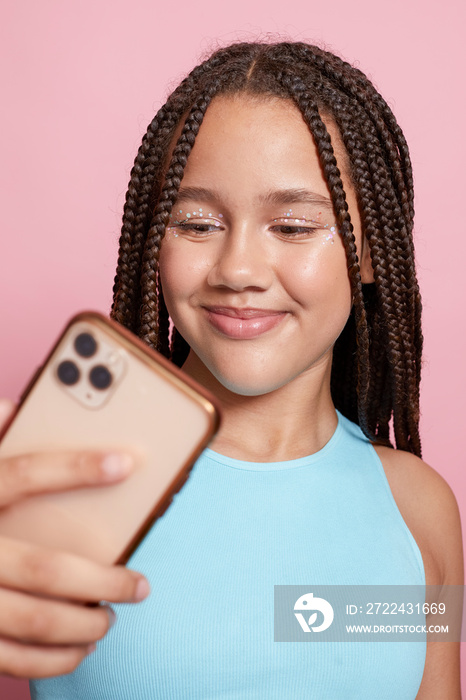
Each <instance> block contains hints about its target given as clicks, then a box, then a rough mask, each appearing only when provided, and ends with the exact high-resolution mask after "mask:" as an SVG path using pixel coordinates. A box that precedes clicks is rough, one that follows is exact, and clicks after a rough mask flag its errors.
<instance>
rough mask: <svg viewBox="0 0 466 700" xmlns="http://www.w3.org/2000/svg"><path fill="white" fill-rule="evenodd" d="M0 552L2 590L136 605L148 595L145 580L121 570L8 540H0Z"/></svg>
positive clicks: (129, 570)
mask: <svg viewBox="0 0 466 700" xmlns="http://www.w3.org/2000/svg"><path fill="white" fill-rule="evenodd" d="M0 552H1V559H0V586H3V587H7V588H11V589H15V590H21V591H28V592H30V593H39V594H43V595H48V596H53V597H58V598H66V599H70V600H76V601H82V602H91V601H94V602H98V601H100V600H107V601H109V602H112V603H122V602H137V601H140V600H143V599H144V598H145V597H146V596H147V595H148V593H149V584H148V582H147V581H146V579H145V578H144V577H143V576H142V575H141V574H139V573H138V572H136V571H132V570H131V569H127V568H126V567H124V566H103V565H101V564H98V563H97V562H94V561H91V560H90V559H85V558H84V557H80V556H78V555H76V554H69V553H68V552H61V551H58V550H51V549H46V548H43V547H36V546H35V545H32V544H29V543H28V542H21V541H19V540H18V541H17V540H12V539H9V538H0ZM144 589H145V590H144ZM0 610H1V606H0Z"/></svg>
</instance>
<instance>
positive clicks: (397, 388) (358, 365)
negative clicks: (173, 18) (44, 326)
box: [111, 42, 423, 456]
mask: <svg viewBox="0 0 466 700" xmlns="http://www.w3.org/2000/svg"><path fill="white" fill-rule="evenodd" d="M221 94H227V95H228V94H240V95H241V94H245V95H249V96H257V97H258V98H263V99H267V98H268V97H270V96H274V97H279V98H283V99H286V100H292V101H293V102H294V104H295V105H296V106H297V108H298V109H299V110H300V112H301V114H302V115H303V119H304V120H305V122H306V124H307V125H308V127H309V130H310V132H311V133H312V135H313V138H314V140H315V143H316V146H317V150H318V154H319V159H320V162H321V166H322V170H323V173H324V176H325V179H326V182H327V185H328V188H329V191H330V194H331V199H332V203H333V208H334V212H335V216H336V219H337V225H338V229H339V231H340V235H341V238H342V242H343V245H344V248H345V252H346V256H347V265H348V276H349V280H350V284H351V289H352V294H353V308H352V310H351V314H350V316H349V318H348V321H347V324H346V326H345V328H344V329H343V331H342V333H341V335H340V337H339V338H338V339H337V341H336V343H335V345H334V350H333V363H332V375H331V391H332V397H333V401H334V403H335V406H336V407H337V408H338V409H339V410H340V411H341V412H342V413H343V414H344V415H346V416H347V417H348V418H349V419H350V420H353V421H355V422H357V423H359V425H360V426H361V428H362V430H363V431H364V433H365V434H366V435H367V436H368V437H369V438H370V439H371V440H373V441H376V442H378V443H380V444H385V445H390V444H391V443H390V441H389V432H390V431H389V425H390V421H391V419H393V427H394V435H395V443H396V446H397V447H398V448H400V449H404V450H408V451H411V452H414V453H415V454H417V455H419V456H420V455H421V444H420V438H419V382H420V376H421V355H422V343H423V340H422V331H421V323H420V319H421V299H420V294H419V288H418V284H417V279H416V272H415V266H414V246H413V240H412V230H413V217H414V195H413V174H412V167H411V161H410V157H409V150H408V146H407V143H406V140H405V138H404V136H403V133H402V131H401V129H400V127H399V126H398V124H397V122H396V120H395V117H394V115H393V113H392V111H391V110H390V108H389V106H388V105H387V103H386V102H385V101H384V99H383V98H382V97H381V96H380V95H379V93H378V92H377V90H376V89H375V88H374V86H373V85H372V83H371V82H370V81H369V80H368V78H367V77H366V76H365V75H364V74H363V73H362V72H361V71H359V70H358V69H356V68H353V67H352V66H351V65H350V64H349V63H347V62H345V61H343V60H342V59H341V58H338V57H337V56H335V55H333V54H331V53H329V52H327V51H324V50H322V49H320V48H318V47H316V46H311V45H309V44H305V43H301V42H281V43H276V44H266V43H259V42H256V43H255V42H251V43H247V42H243V43H238V44H233V45H231V46H227V47H225V48H221V49H219V50H217V51H215V53H213V54H212V56H210V57H207V58H206V59H205V60H204V61H203V62H202V63H201V64H200V65H199V66H197V67H196V68H195V69H194V70H193V71H192V72H191V73H190V74H189V75H188V76H187V77H186V78H185V79H184V80H183V81H182V82H181V84H180V85H179V86H178V87H177V88H176V89H175V91H174V92H173V93H172V94H171V95H170V96H169V98H168V100H167V102H166V104H165V105H164V106H163V107H162V108H161V109H160V110H159V112H158V113H157V115H156V117H155V118H154V120H153V121H152V122H151V124H150V125H149V128H148V130H147V133H146V135H145V136H144V138H143V141H142V145H141V147H140V149H139V152H138V154H137V156H136V160H135V163H134V167H133V169H132V171H131V179H130V183H129V186H128V193H127V195H126V202H125V207H124V214H123V225H122V231H121V237H120V249H119V256H118V266H117V272H116V276H115V283H114V288H113V291H114V300H113V305H112V310H111V315H112V317H113V318H114V319H115V320H117V321H119V322H120V323H122V324H123V325H125V326H127V327H128V328H130V329H131V330H133V332H135V333H137V334H138V335H139V336H140V337H141V338H143V339H144V340H145V342H147V343H148V344H149V345H150V346H151V347H153V348H156V349H158V350H159V351H160V352H162V353H163V354H164V355H165V356H166V357H171V359H172V361H173V362H174V363H175V364H176V365H178V366H182V365H183V363H184V361H185V360H186V357H187V355H188V353H189V350H190V348H189V345H188V343H187V342H186V340H185V339H184V338H183V337H182V336H181V335H180V333H179V332H178V330H177V329H176V328H173V330H172V336H171V340H170V341H169V328H170V325H169V316H168V311H167V308H166V306H165V303H164V300H163V293H162V289H161V285H160V279H159V271H158V266H159V253H160V246H161V242H162V239H163V236H164V233H165V228H166V225H167V222H168V220H169V216H170V212H171V210H172V207H173V205H174V203H175V201H176V198H177V193H178V189H179V187H180V183H181V180H182V178H183V174H184V169H185V166H186V163H187V159H188V157H189V155H190V153H191V150H192V147H193V145H194V142H195V138H196V135H197V133H198V131H199V128H200V126H201V124H202V121H203V118H204V115H205V113H206V110H207V108H208V106H209V104H210V102H211V100H212V99H213V98H214V97H215V96H216V95H221ZM186 115H187V116H186ZM327 117H328V118H330V119H333V120H334V122H335V124H336V126H337V127H338V130H339V132H340V134H341V138H342V141H343V144H344V147H345V149H346V152H347V154H348V159H349V170H350V175H351V178H352V181H353V184H354V187H355V190H356V196H357V198H358V202H359V206H360V211H361V220H362V229H363V235H364V237H365V239H366V241H367V245H368V246H369V251H370V257H371V261H372V267H373V272H374V283H373V284H362V281H361V274H360V268H359V260H358V255H357V251H356V244H355V237H354V235H353V226H352V223H351V219H350V215H349V212H348V205H347V202H346V195H345V192H344V189H343V184H342V180H341V174H340V170H339V168H338V165H337V162H336V159H335V155H334V151H333V147H332V143H331V140H330V136H329V134H328V131H327V128H326V126H325V121H324V120H325V119H326V118H327ZM184 118H185V121H184V125H183V130H182V133H181V136H180V137H179V139H178V142H177V143H176V146H175V148H174V150H173V154H172V157H171V160H170V162H169V163H168V164H167V160H168V153H169V149H170V145H171V143H172V141H173V137H174V134H175V130H176V129H177V128H178V125H180V124H181V123H182V121H183V119H184ZM165 171H166V172H165Z"/></svg>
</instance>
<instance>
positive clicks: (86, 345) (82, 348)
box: [74, 333, 97, 357]
mask: <svg viewBox="0 0 466 700" xmlns="http://www.w3.org/2000/svg"><path fill="white" fill-rule="evenodd" d="M74 349H75V350H76V352H77V353H78V355H81V357H92V355H93V354H94V353H95V351H96V350H97V343H96V341H95V339H94V338H93V336H92V335H91V334H90V333H80V334H79V335H78V337H77V338H76V340H75V341H74Z"/></svg>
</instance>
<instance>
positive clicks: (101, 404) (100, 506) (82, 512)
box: [0, 311, 220, 564]
mask: <svg viewBox="0 0 466 700" xmlns="http://www.w3.org/2000/svg"><path fill="white" fill-rule="evenodd" d="M89 336H90V337H91V340H89ZM92 339H94V341H95V344H96V347H95V348H94V352H92V353H91V354H89V353H90V352H91V351H92V349H93V343H92V342H91V341H92ZM78 350H79V352H78ZM83 353H84V354H83ZM78 375H79V378H78V379H77V376H78ZM219 421H220V413H219V410H218V407H217V405H216V403H215V399H214V397H212V396H211V395H210V394H209V392H207V391H206V390H205V389H204V388H202V387H200V386H199V385H198V384H197V383H196V382H194V381H193V380H192V379H191V378H189V377H187V376H186V375H185V374H183V373H182V372H181V370H179V369H178V368H177V367H175V366H174V365H172V363H170V362H169V361H168V360H167V359H166V358H164V357H163V356H161V355H160V354H159V353H156V352H155V351H153V350H151V349H150V348H149V347H148V346H147V345H146V344H145V343H143V341H141V340H140V339H139V338H137V337H136V336H135V335H134V334H133V333H131V332H130V331H128V330H127V329H126V328H124V327H123V326H121V325H120V324H118V323H116V322H115V321H112V320H111V319H108V318H107V317H105V316H104V315H102V314H100V313H97V312H94V311H84V312H82V313H80V314H77V315H76V316H74V317H73V318H72V319H71V320H70V321H69V323H68V325H67V326H66V328H65V330H64V331H63V333H62V334H61V336H60V337H59V338H58V340H57V342H56V343H55V345H54V347H53V348H52V350H51V352H50V354H49V356H48V358H47V359H46V361H45V363H44V365H43V366H42V367H40V368H39V370H38V371H37V372H36V374H35V375H34V377H33V379H32V380H31V382H30V383H29V385H28V387H27V388H26V390H25V392H24V393H23V395H22V397H21V401H20V404H19V406H18V408H17V411H16V413H15V415H14V416H12V417H11V419H10V420H9V422H8V423H7V425H6V426H5V427H4V429H3V431H2V433H1V435H0V457H2V458H4V457H8V456H10V455H15V454H25V453H29V452H35V451H58V450H86V451H87V450H94V449H96V450H98V451H101V450H104V451H107V450H108V451H114V450H119V449H121V450H125V449H129V450H130V451H131V452H132V453H133V454H134V453H136V455H137V457H138V459H137V465H136V468H135V470H134V471H133V473H132V474H131V475H130V476H129V477H127V478H126V479H125V480H124V481H122V482H120V483H118V484H109V485H105V486H96V487H85V488H78V489H74V490H70V491H63V492H59V493H58V492H57V493H47V494H39V495H35V496H32V497H28V498H26V499H23V500H22V501H20V502H18V503H15V504H13V505H12V506H10V507H8V508H4V509H2V510H0V535H3V536H7V537H12V538H16V539H21V540H27V541H29V542H32V543H34V544H38V545H43V546H46V547H51V548H56V549H62V550H66V551H69V552H73V553H75V554H79V555H82V556H86V557H88V558H90V559H93V560H94V561H97V562H100V563H103V564H125V563H126V562H127V561H128V559H129V557H130V556H131V554H132V552H133V551H134V550H135V549H136V547H137V546H138V544H139V543H140V542H141V540H142V538H143V537H144V536H145V534H146V533H147V532H148V530H149V528H150V527H151V526H152V524H153V523H154V521H155V520H156V519H157V518H158V517H160V516H161V515H162V514H163V513H164V512H165V510H166V509H167V507H168V506H169V504H170V503H171V500H172V498H173V495H174V494H175V493H176V492H177V491H179V489H180V488H181V486H182V485H183V484H184V482H185V481H186V479H187V478H188V476H189V474H190V470H191V467H192V465H193V463H194V462H195V460H196V459H197V457H198V456H199V455H200V453H201V452H202V450H203V449H204V448H205V447H206V445H207V444H208V443H209V441H210V440H211V439H212V437H213V435H214V434H215V432H216V431H217V429H218V427H219Z"/></svg>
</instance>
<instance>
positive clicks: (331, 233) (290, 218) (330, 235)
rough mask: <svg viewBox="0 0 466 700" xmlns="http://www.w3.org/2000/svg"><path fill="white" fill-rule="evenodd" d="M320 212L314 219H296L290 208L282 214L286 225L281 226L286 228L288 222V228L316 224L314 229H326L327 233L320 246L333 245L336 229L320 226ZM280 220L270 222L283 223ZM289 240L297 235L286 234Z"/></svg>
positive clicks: (324, 225)
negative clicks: (296, 225) (294, 225)
mask: <svg viewBox="0 0 466 700" xmlns="http://www.w3.org/2000/svg"><path fill="white" fill-rule="evenodd" d="M321 214H322V212H321V211H319V212H318V214H317V215H315V219H305V218H296V215H295V216H293V210H292V209H291V208H290V209H288V211H285V212H283V219H286V224H283V226H287V227H288V222H289V228H293V226H292V224H293V223H294V224H301V225H304V224H318V226H315V227H314V228H315V229H316V230H317V229H328V233H327V235H326V236H325V238H324V239H323V240H322V244H323V245H325V244H326V243H327V242H329V243H331V244H332V245H333V243H334V242H335V241H334V237H335V233H336V232H337V227H336V226H335V225H333V224H322V222H321V221H320V217H321ZM283 219H281V218H277V219H272V221H273V222H274V223H275V222H277V223H278V222H281V221H283ZM287 235H288V236H289V237H290V238H293V236H296V237H298V234H293V233H288V234H287Z"/></svg>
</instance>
